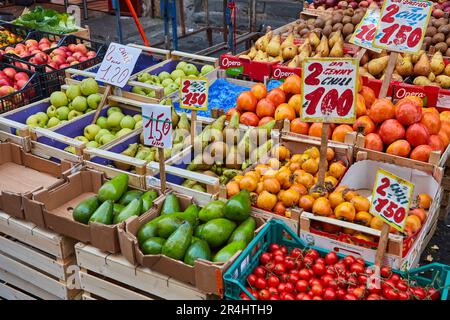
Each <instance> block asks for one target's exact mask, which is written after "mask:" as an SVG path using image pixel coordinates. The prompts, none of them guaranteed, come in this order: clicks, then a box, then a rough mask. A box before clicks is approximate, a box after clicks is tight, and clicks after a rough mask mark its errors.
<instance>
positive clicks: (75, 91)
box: [66, 84, 81, 100]
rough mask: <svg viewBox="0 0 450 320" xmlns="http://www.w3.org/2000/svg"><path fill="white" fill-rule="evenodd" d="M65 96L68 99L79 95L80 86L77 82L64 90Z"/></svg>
mask: <svg viewBox="0 0 450 320" xmlns="http://www.w3.org/2000/svg"><path fill="white" fill-rule="evenodd" d="M66 96H67V98H69V100H73V99H75V98H76V97H78V96H81V87H80V86H79V85H77V84H72V85H70V86H69V87H68V88H67V90H66Z"/></svg>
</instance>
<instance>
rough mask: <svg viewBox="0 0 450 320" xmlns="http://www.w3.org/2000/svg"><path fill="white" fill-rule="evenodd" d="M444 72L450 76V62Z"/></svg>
mask: <svg viewBox="0 0 450 320" xmlns="http://www.w3.org/2000/svg"><path fill="white" fill-rule="evenodd" d="M444 74H445V75H446V76H450V64H448V65H447V66H446V67H445V69H444Z"/></svg>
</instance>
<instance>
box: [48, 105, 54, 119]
mask: <svg viewBox="0 0 450 320" xmlns="http://www.w3.org/2000/svg"><path fill="white" fill-rule="evenodd" d="M47 116H48V117H49V118H53V117H56V107H55V106H50V107H48V108H47Z"/></svg>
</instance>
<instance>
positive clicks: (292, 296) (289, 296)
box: [282, 293, 295, 300]
mask: <svg viewBox="0 0 450 320" xmlns="http://www.w3.org/2000/svg"><path fill="white" fill-rule="evenodd" d="M282 300H295V297H294V295H293V294H291V293H286V294H285V295H284V299H282Z"/></svg>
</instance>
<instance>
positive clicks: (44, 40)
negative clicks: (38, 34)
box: [39, 38, 51, 46]
mask: <svg viewBox="0 0 450 320" xmlns="http://www.w3.org/2000/svg"><path fill="white" fill-rule="evenodd" d="M43 43H45V44H48V45H49V46H50V43H51V42H50V40H48V38H42V39H41V40H39V44H43Z"/></svg>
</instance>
